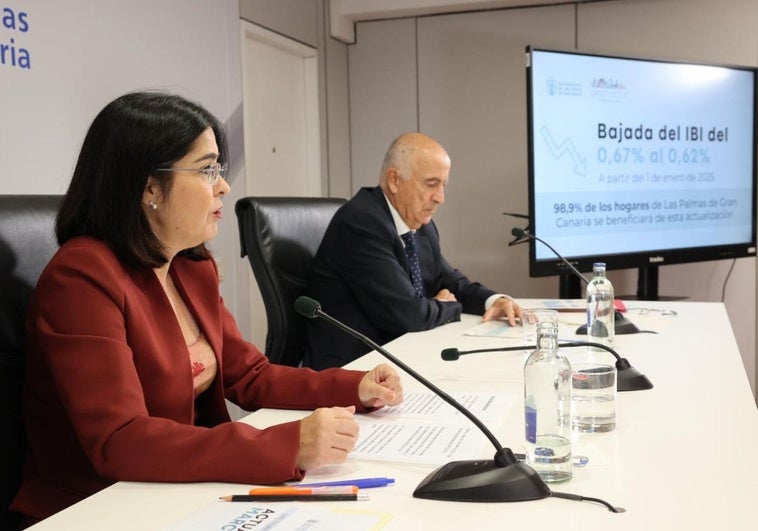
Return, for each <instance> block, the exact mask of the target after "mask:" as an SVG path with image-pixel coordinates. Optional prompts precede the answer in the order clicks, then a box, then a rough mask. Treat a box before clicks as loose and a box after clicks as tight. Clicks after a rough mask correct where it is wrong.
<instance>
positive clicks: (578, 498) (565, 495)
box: [550, 491, 626, 513]
mask: <svg viewBox="0 0 758 531" xmlns="http://www.w3.org/2000/svg"><path fill="white" fill-rule="evenodd" d="M550 495H551V496H553V497H555V498H563V499H565V500H573V501H589V502H595V503H599V504H601V505H605V507H606V508H607V509H608V510H609V511H611V512H612V513H624V512H626V509H624V508H623V507H614V506H613V505H611V504H610V503H608V502H607V501H605V500H601V499H600V498H590V497H589V496H580V495H579V494H571V493H568V492H555V491H551V492H550Z"/></svg>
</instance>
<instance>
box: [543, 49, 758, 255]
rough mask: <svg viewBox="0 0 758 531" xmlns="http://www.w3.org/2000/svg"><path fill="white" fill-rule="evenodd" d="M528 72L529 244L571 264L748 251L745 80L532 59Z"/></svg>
mask: <svg viewBox="0 0 758 531" xmlns="http://www.w3.org/2000/svg"><path fill="white" fill-rule="evenodd" d="M530 68H531V80H532V87H531V88H532V93H531V98H532V108H531V111H532V122H531V126H532V131H531V134H532V138H531V143H532V149H533V171H534V201H533V205H532V208H533V209H534V211H533V214H534V226H533V227H532V231H533V232H534V234H536V235H538V236H539V237H541V238H542V239H544V240H546V241H548V242H550V243H551V244H552V245H553V246H554V247H555V248H556V249H559V250H560V252H561V253H563V254H564V255H566V256H569V257H581V256H589V255H596V254H598V252H599V251H600V252H602V253H605V254H615V253H627V252H639V251H646V250H655V249H676V248H690V247H702V246H710V245H725V244H738V243H744V242H749V241H751V237H752V235H751V231H752V194H754V193H755V191H754V190H753V171H754V170H753V149H754V144H755V138H754V130H755V126H754V123H753V119H754V111H753V107H754V90H755V89H754V83H755V75H754V73H753V72H752V71H750V70H747V69H739V68H728V67H716V66H702V65H688V64H678V63H664V62H655V61H644V60H633V59H620V58H611V57H598V56H590V55H580V54H566V53H560V52H547V51H539V50H534V51H533V52H532V58H531V65H530ZM536 253H537V259H538V260H539V259H554V255H553V254H552V253H551V252H550V250H549V249H547V248H546V247H545V246H541V245H538V246H537V247H536Z"/></svg>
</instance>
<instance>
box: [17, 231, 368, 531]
mask: <svg viewBox="0 0 758 531" xmlns="http://www.w3.org/2000/svg"><path fill="white" fill-rule="evenodd" d="M170 275H171V277H172V279H173V281H174V283H175V284H176V286H177V289H178V290H179V292H180V293H181V295H182V297H183V298H184V301H185V302H186V303H187V306H188V307H189V309H190V311H191V312H192V314H193V316H194V317H195V319H196V320H197V323H198V325H199V326H200V328H201V329H202V331H203V333H204V334H205V337H206V338H207V340H208V342H209V343H210V345H211V346H212V347H213V350H214V351H215V353H216V357H217V361H218V373H217V375H216V379H215V381H214V382H213V384H212V385H211V387H210V388H209V389H208V390H207V391H205V392H204V393H203V394H201V395H200V396H199V397H198V398H197V399H196V400H193V390H192V370H191V367H190V359H189V353H188V351H187V348H186V345H185V342H184V339H183V337H182V333H181V330H180V328H179V324H178V322H177V320H176V317H175V315H174V312H173V310H172V308H171V305H170V304H169V301H168V298H167V297H166V295H165V293H164V291H163V289H162V287H161V285H160V284H159V282H158V279H157V277H156V276H155V273H154V272H153V271H152V269H149V268H148V269H134V268H130V267H128V266H126V265H124V264H123V263H121V262H120V261H119V260H118V259H117V258H116V256H115V255H114V254H113V253H112V252H111V251H110V250H109V249H108V247H107V246H106V245H105V244H104V243H102V242H100V241H97V240H95V239H92V238H87V237H81V238H75V239H73V240H71V241H69V242H67V243H66V244H65V245H63V246H62V247H61V249H60V250H59V251H58V253H57V254H56V255H55V256H54V257H53V259H52V261H51V262H50V264H49V265H48V266H47V268H46V269H45V271H44V272H43V273H42V275H41V277H40V279H39V282H38V284H37V288H36V289H35V292H34V296H33V298H32V302H31V305H30V309H29V316H28V321H27V353H26V356H27V360H26V376H25V390H24V400H25V403H24V408H25V423H26V430H27V434H28V451H27V457H26V460H25V464H24V467H25V468H24V478H23V482H22V485H21V489H20V491H19V493H18V495H17V496H16V499H15V500H14V502H13V504H12V508H13V509H14V510H16V511H19V512H21V513H23V514H26V515H27V516H31V517H33V518H45V517H47V516H49V515H50V514H53V513H54V512H57V511H59V510H61V509H63V508H65V507H67V506H69V505H71V504H73V503H75V502H77V501H79V500H80V499H82V498H84V497H86V496H89V495H90V494H93V493H94V492H96V491H98V490H100V489H102V488H105V487H106V486H108V485H109V484H111V483H113V482H115V481H120V480H126V481H160V482H195V481H226V482H235V483H263V484H265V483H279V482H282V481H286V480H292V479H301V478H302V477H303V472H302V471H301V470H299V469H298V468H297V467H296V466H295V459H296V455H297V451H298V446H299V436H300V431H299V430H300V423H299V421H298V422H289V423H285V424H281V425H277V426H272V427H270V428H267V429H263V430H259V429H256V428H254V427H251V426H249V425H247V424H243V423H239V422H230V418H229V414H228V412H227V409H226V404H225V402H224V398H225V397H226V398H228V399H229V400H230V401H232V402H234V403H236V404H238V405H239V406H240V407H242V408H243V409H246V410H255V409H258V408H261V407H269V408H289V409H313V408H316V407H323V406H333V405H341V406H347V405H353V404H354V405H356V406H357V407H358V409H359V410H364V408H362V407H361V406H360V401H359V398H358V382H359V381H360V379H361V378H362V376H363V374H364V373H363V372H357V371H346V370H342V369H336V370H327V371H321V372H314V371H311V370H310V369H298V368H293V367H285V366H280V365H271V364H269V363H268V360H267V358H266V357H265V356H264V355H262V354H261V353H260V351H258V349H257V348H256V347H255V346H254V345H252V344H251V343H248V342H247V341H245V340H244V339H243V338H242V337H241V335H240V333H239V330H238V329H237V326H236V324H235V321H234V318H233V317H232V315H231V314H230V313H229V311H228V310H227V309H226V307H225V306H224V304H223V301H222V299H221V297H220V295H219V291H218V281H219V279H218V272H217V270H216V265H215V263H214V261H213V260H203V261H192V260H189V259H186V258H182V257H176V258H175V259H174V260H173V262H172V264H171V269H170Z"/></svg>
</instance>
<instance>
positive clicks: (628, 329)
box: [511, 227, 640, 336]
mask: <svg viewBox="0 0 758 531" xmlns="http://www.w3.org/2000/svg"><path fill="white" fill-rule="evenodd" d="M511 234H512V235H514V236H515V237H516V238H529V239H530V240H535V241H538V242H540V243H541V244H543V245H544V246H545V247H547V248H548V249H550V250H551V251H553V254H554V255H555V256H557V257H558V258H559V259H560V260H561V262H563V263H564V264H566V265H567V266H568V268H569V269H570V270H571V272H572V273H574V274H575V275H576V276H577V277H579V279H580V280H581V281H582V282H584V284H585V285H587V284H589V283H590V282H589V280H587V278H586V277H585V276H584V275H582V274H581V273H580V272H579V270H578V269H577V268H575V267H574V265H573V264H572V263H571V262H569V261H568V260H567V259H566V258H565V257H564V256H563V255H562V254H561V253H559V252H558V251H556V250H555V249H553V247H552V245H550V244H549V243H547V242H546V241H545V240H543V239H542V238H538V237H537V236H535V235H534V234H532V233H530V232H529V231H526V230H524V229H519V228H518V227H513V228H512V229H511ZM613 317H614V319H613V322H614V324H613V328H614V331H615V332H616V334H619V335H623V334H637V333H639V331H640V329H639V328H637V326H635V324H634V323H633V322H631V321H630V320H629V319H627V318H626V317H625V316H624V314H623V313H621V312H620V311H618V310H615V312H614V316H613ZM598 324H599V325H602V323H598ZM603 332H605V326H603ZM576 333H577V334H579V335H584V334H586V333H587V325H586V324H584V325H582V326H580V327H579V328H577V329H576ZM597 335H599V336H603V335H607V333H605V334H603V333H600V334H597Z"/></svg>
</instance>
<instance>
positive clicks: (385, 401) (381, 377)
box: [358, 363, 403, 407]
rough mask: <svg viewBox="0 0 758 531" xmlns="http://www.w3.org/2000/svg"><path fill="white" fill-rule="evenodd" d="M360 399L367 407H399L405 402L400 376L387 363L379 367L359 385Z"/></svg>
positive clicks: (370, 372)
mask: <svg viewBox="0 0 758 531" xmlns="http://www.w3.org/2000/svg"><path fill="white" fill-rule="evenodd" d="M358 398H359V399H360V401H361V404H363V406H365V407H382V406H396V405H398V404H399V403H401V402H402V401H403V385H402V383H401V382H400V375H398V374H397V371H395V369H393V368H392V367H391V366H389V365H387V364H386V363H382V364H380V365H377V366H376V367H374V368H373V369H371V370H370V371H369V372H367V373H366V374H365V375H364V376H363V379H362V380H361V381H360V383H359V384H358Z"/></svg>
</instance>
